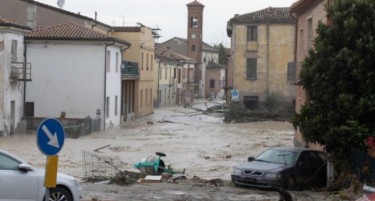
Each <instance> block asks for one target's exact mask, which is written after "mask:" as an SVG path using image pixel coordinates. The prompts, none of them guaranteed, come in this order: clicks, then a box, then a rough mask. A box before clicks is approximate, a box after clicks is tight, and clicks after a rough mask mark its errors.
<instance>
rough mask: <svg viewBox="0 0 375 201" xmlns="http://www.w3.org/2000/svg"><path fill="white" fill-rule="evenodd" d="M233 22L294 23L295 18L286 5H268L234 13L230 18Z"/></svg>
mask: <svg viewBox="0 0 375 201" xmlns="http://www.w3.org/2000/svg"><path fill="white" fill-rule="evenodd" d="M231 21H232V22H234V23H266V22H270V23H294V22H295V18H294V17H293V15H292V14H291V13H290V9H289V8H288V7H285V8H273V7H268V8H265V9H263V10H259V11H255V12H251V13H247V14H244V15H236V16H234V17H233V18H232V19H231Z"/></svg>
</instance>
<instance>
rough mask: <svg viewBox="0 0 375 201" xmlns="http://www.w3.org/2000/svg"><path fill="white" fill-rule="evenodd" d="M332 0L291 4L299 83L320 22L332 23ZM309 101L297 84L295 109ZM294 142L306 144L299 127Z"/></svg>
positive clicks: (301, 0) (304, 0) (311, 0)
mask: <svg viewBox="0 0 375 201" xmlns="http://www.w3.org/2000/svg"><path fill="white" fill-rule="evenodd" d="M332 2H333V1H332V0H299V1H296V2H295V3H294V4H293V5H292V6H291V12H293V13H294V14H295V15H296V18H297V27H296V34H297V37H296V43H295V50H296V56H295V63H296V66H297V70H296V73H297V83H298V79H299V73H300V71H301V68H302V64H303V61H304V59H305V57H306V56H307V54H308V51H309V50H310V49H311V48H313V44H314V38H315V37H316V35H317V33H316V28H317V26H318V23H319V22H322V23H330V21H329V17H328V16H327V12H326V8H328V7H329V6H330V5H331V3H332ZM307 101H309V100H308V97H307V95H306V92H305V90H304V89H303V86H300V85H297V87H296V107H295V111H296V112H297V113H298V112H299V111H300V110H301V107H302V105H304V104H305V103H306V102H307ZM294 144H295V146H305V145H306V144H305V142H304V140H303V138H302V136H301V133H300V131H299V130H298V128H297V130H296V133H295V139H294ZM308 146H310V147H315V146H318V145H314V144H310V145H308Z"/></svg>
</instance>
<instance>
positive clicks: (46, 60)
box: [25, 23, 130, 129]
mask: <svg viewBox="0 0 375 201" xmlns="http://www.w3.org/2000/svg"><path fill="white" fill-rule="evenodd" d="M129 46H130V43H129V42H127V41H124V40H119V39H116V38H113V37H110V36H107V35H104V34H102V33H100V32H97V31H94V30H92V29H89V28H86V27H83V26H80V25H77V24H73V23H65V24H60V25H54V26H47V27H42V28H38V29H36V30H34V31H32V32H29V33H27V34H26V36H25V47H26V60H27V62H30V63H31V64H32V65H33V69H32V72H33V79H32V81H31V82H28V83H27V85H26V92H25V95H26V104H25V107H26V108H25V110H26V114H25V116H26V117H42V118H47V117H49V118H58V117H60V116H62V113H64V117H65V118H79V119H83V118H85V117H88V116H89V117H91V118H100V119H101V124H102V125H101V129H106V128H109V127H112V126H118V125H120V123H121V111H120V107H121V104H120V103H121V102H120V101H121V70H120V64H121V50H122V49H125V48H127V47H129Z"/></svg>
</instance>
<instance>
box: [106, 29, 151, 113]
mask: <svg viewBox="0 0 375 201" xmlns="http://www.w3.org/2000/svg"><path fill="white" fill-rule="evenodd" d="M113 29H114V32H113V33H112V35H113V36H114V37H117V38H119V39H126V40H127V41H129V42H130V43H131V44H132V45H131V46H130V48H129V49H127V50H126V52H123V66H122V68H123V70H125V72H124V73H123V75H125V76H123V89H122V90H123V106H122V108H123V113H124V114H126V115H125V116H124V117H125V120H127V119H130V118H131V117H132V116H134V117H136V118H138V117H142V116H146V115H149V114H152V113H153V112H154V98H153V97H154V96H155V94H154V88H155V87H154V74H155V71H157V68H156V66H155V65H156V64H155V56H154V55H155V39H154V35H153V30H152V29H151V28H149V27H147V26H144V25H140V26H137V27H113ZM131 69H133V70H134V72H132V71H131Z"/></svg>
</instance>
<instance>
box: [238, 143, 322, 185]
mask: <svg viewBox="0 0 375 201" xmlns="http://www.w3.org/2000/svg"><path fill="white" fill-rule="evenodd" d="M326 173H327V155H326V153H325V152H323V151H318V150H311V149H305V148H287V147H276V148H270V149H267V150H266V151H264V152H262V153H261V154H259V155H258V156H257V157H255V158H254V157H249V158H248V162H246V163H244V164H241V165H238V166H236V167H234V168H233V173H232V175H231V177H232V182H233V183H234V184H235V185H237V186H251V187H260V188H277V187H282V188H286V189H288V190H294V189H296V187H302V186H306V185H309V186H311V185H314V186H324V185H325V184H326V177H327V176H326V175H327V174H326Z"/></svg>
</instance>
